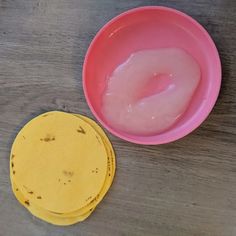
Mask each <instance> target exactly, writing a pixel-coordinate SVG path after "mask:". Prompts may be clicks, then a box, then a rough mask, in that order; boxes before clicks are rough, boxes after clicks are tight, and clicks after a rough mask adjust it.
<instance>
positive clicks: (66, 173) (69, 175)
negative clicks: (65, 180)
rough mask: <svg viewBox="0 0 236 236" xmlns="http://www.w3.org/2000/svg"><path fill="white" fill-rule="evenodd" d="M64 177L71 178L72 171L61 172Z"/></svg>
mask: <svg viewBox="0 0 236 236" xmlns="http://www.w3.org/2000/svg"><path fill="white" fill-rule="evenodd" d="M62 173H63V174H64V175H65V176H66V177H72V176H73V175H74V172H73V171H67V170H63V172H62Z"/></svg>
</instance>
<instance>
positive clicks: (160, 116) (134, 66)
mask: <svg viewBox="0 0 236 236" xmlns="http://www.w3.org/2000/svg"><path fill="white" fill-rule="evenodd" d="M200 76H201V74H200V68H199V65H198V64H197V62H196V61H195V59H194V58H193V57H191V56H190V55H189V54H187V53H186V52H185V51H184V50H182V49H178V48H163V49H156V50H143V51H139V52H136V53H133V54H132V55H130V57H129V58H128V59H127V60H126V61H125V62H124V63H123V64H121V65H120V66H119V67H117V68H116V69H115V70H114V72H113V73H112V75H111V76H110V77H109V79H108V83H107V87H106V90H105V92H104V94H103V106H102V112H103V115H104V117H105V119H106V120H107V121H108V123H109V124H110V125H111V126H112V127H114V128H116V129H119V130H121V131H124V132H127V133H129V134H135V135H153V134H157V133H160V132H162V131H165V130H167V129H168V128H170V127H171V126H172V125H173V124H174V123H175V122H176V121H177V120H178V119H179V118H180V117H181V116H182V114H183V113H184V111H185V110H186V109H187V107H188V105H189V103H190V101H191V98H192V96H193V94H194V91H195V89H196V88H197V85H198V83H199V81H200Z"/></svg>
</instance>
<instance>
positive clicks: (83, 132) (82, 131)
mask: <svg viewBox="0 0 236 236" xmlns="http://www.w3.org/2000/svg"><path fill="white" fill-rule="evenodd" d="M77 132H78V133H81V134H86V132H85V130H84V129H83V128H82V127H81V126H80V127H79V129H77Z"/></svg>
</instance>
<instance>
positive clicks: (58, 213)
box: [50, 211, 63, 215]
mask: <svg viewBox="0 0 236 236" xmlns="http://www.w3.org/2000/svg"><path fill="white" fill-rule="evenodd" d="M50 212H51V213H53V214H57V215H62V214H63V213H60V212H55V211H50Z"/></svg>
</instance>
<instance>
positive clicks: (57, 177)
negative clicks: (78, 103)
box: [10, 111, 108, 213]
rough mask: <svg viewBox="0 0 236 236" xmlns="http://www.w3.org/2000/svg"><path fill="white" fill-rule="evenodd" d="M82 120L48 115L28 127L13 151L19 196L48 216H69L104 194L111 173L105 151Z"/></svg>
mask: <svg viewBox="0 0 236 236" xmlns="http://www.w3.org/2000/svg"><path fill="white" fill-rule="evenodd" d="M102 143H103V141H102V139H101V137H100V136H99V135H98V134H97V132H96V131H95V130H94V129H93V128H92V127H91V125H89V124H88V123H87V122H85V121H84V120H82V119H78V117H76V116H74V115H71V114H67V113H64V112H58V111H54V112H48V113H45V114H42V115H40V116H38V117H36V118H34V119H33V120H31V121H30V122H29V123H27V124H26V125H25V126H24V127H23V128H22V130H21V131H20V132H19V134H18V135H17V137H16V139H15V141H14V143H13V146H12V151H11V164H10V168H11V173H12V178H13V179H14V183H15V184H16V186H17V188H18V189H19V190H20V192H21V193H22V194H23V196H25V198H27V199H28V200H29V201H30V202H32V203H33V204H36V205H37V206H39V207H40V208H42V209H45V210H48V211H50V212H60V213H70V212H74V211H77V210H78V209H81V208H83V207H85V206H87V205H88V204H89V203H90V200H91V199H95V198H96V197H97V195H98V194H99V193H100V192H101V189H102V187H103V185H104V182H105V180H106V175H107V169H108V161H107V150H106V148H105V146H104V145H101V144H102Z"/></svg>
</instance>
